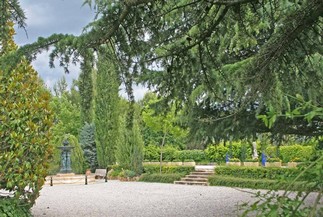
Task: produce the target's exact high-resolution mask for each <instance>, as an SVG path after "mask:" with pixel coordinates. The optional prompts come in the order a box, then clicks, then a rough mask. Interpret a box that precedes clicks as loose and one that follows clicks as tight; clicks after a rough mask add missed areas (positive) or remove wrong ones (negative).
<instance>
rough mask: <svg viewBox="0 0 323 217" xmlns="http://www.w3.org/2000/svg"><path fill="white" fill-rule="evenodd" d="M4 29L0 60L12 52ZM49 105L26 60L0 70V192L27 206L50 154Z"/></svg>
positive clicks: (42, 177) (33, 197)
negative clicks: (9, 68)
mask: <svg viewBox="0 0 323 217" xmlns="http://www.w3.org/2000/svg"><path fill="white" fill-rule="evenodd" d="M4 2H6V1H4ZM5 22H6V21H5ZM1 25H2V24H1ZM6 28H8V30H9V31H10V34H9V35H8V38H9V41H6V43H7V45H6V46H7V47H1V46H0V57H1V56H3V55H7V54H10V53H11V52H13V51H15V49H16V45H15V43H14V41H13V40H12V37H13V35H14V30H13V27H12V24H7V23H6ZM0 40H1V42H2V43H3V39H2V38H1V39H0ZM2 46H3V44H2ZM49 101H50V93H49V92H48V91H47V90H46V89H45V87H44V85H43V83H42V81H41V80H40V79H39V77H38V75H37V72H36V71H35V70H34V69H33V68H32V67H31V65H30V64H29V62H28V61H27V60H26V59H24V58H23V59H22V60H21V61H20V62H19V63H18V64H17V65H14V66H12V70H10V71H2V70H0V123H1V124H0V189H5V190H8V191H12V192H13V194H14V197H15V198H17V199H18V198H19V199H24V200H26V201H27V202H28V203H30V204H33V203H34V202H35V200H36V198H37V197H38V195H39V191H40V189H41V187H42V185H43V184H44V178H45V177H46V175H47V168H48V159H49V158H50V156H51V152H52V147H51V146H50V144H49V140H50V136H51V134H50V127H51V126H52V123H53V115H52V111H51V108H50V106H49ZM26 188H27V189H28V191H26V190H25V189H26Z"/></svg>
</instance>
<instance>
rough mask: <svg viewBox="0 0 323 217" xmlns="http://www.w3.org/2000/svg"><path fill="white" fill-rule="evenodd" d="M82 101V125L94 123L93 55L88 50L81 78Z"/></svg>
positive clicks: (82, 64) (84, 58)
mask: <svg viewBox="0 0 323 217" xmlns="http://www.w3.org/2000/svg"><path fill="white" fill-rule="evenodd" d="M78 80H79V82H78V83H79V86H78V87H79V91H80V99H81V103H80V105H81V123H82V125H83V124H85V123H88V124H90V123H92V122H93V53H91V51H90V50H87V51H86V52H85V54H84V55H83V60H82V63H81V73H80V77H79V79H78Z"/></svg>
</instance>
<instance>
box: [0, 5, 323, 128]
mask: <svg viewBox="0 0 323 217" xmlns="http://www.w3.org/2000/svg"><path fill="white" fill-rule="evenodd" d="M84 5H89V6H90V7H92V8H94V9H95V11H96V13H97V16H96V19H95V20H94V21H93V22H92V23H90V24H89V25H88V26H87V27H86V28H85V31H84V33H83V34H81V35H80V36H73V35H62V34H59V35H58V34H55V35H52V36H50V37H48V38H39V39H38V41H37V42H35V43H33V44H30V45H26V46H24V47H22V48H21V49H19V50H18V51H17V52H16V54H15V55H7V56H5V57H3V58H0V62H1V64H0V65H1V67H2V68H5V67H9V68H10V65H12V64H7V63H10V62H14V61H17V59H18V57H19V56H20V55H22V54H25V55H27V56H28V57H29V58H30V59H32V58H33V57H34V56H35V54H37V53H38V52H41V51H42V50H43V49H48V47H49V46H53V47H54V49H53V51H52V54H51V59H50V62H51V64H53V61H54V59H56V58H58V59H59V60H60V65H62V66H63V67H65V69H66V71H68V65H69V64H70V63H75V62H77V61H80V60H81V61H82V64H83V66H84V65H91V64H92V65H93V61H94V59H95V58H94V56H93V55H94V53H96V51H97V50H99V48H100V46H102V45H107V44H109V45H112V47H114V48H115V49H114V55H115V56H116V65H118V68H117V70H118V72H119V74H120V77H121V78H122V81H123V82H124V83H125V84H126V85H125V86H126V89H127V91H128V93H129V94H130V99H133V96H132V88H131V83H133V82H134V81H136V82H144V83H146V84H148V86H151V87H154V89H155V90H156V92H158V94H160V95H162V96H164V97H166V98H167V99H168V100H174V98H176V99H177V100H181V101H182V102H184V103H187V102H190V104H189V105H191V106H193V107H194V108H200V109H201V111H203V108H204V107H203V106H210V107H215V105H218V104H226V103H227V102H231V101H233V102H235V103H237V102H238V104H239V105H238V106H235V107H234V108H230V109H231V110H233V112H231V114H230V116H234V115H232V114H238V113H240V114H241V112H242V113H243V111H245V110H247V109H248V107H249V106H250V104H252V103H256V104H258V106H257V108H256V109H255V114H259V113H261V112H266V111H267V110H268V109H269V108H270V107H273V108H274V109H275V110H277V111H278V112H280V111H284V110H287V109H288V106H289V103H285V101H286V100H285V96H287V95H290V96H295V95H296V94H301V95H302V96H303V97H304V98H305V100H308V101H312V102H313V103H314V104H315V105H317V106H321V102H322V101H323V98H322V97H323V88H322V85H323V83H322V81H323V73H322V62H323V61H322V51H323V49H322V44H323V43H322V29H323V22H322V21H323V20H322V14H323V3H322V1H321V0H212V1H202V0H195V1H194V0H181V1H174V2H169V1H163V0H160V1H153V0H126V1H116V0H114V1H97V0H95V1H92V0H85V1H84ZM129 84H130V85H129ZM207 104H208V105H207ZM182 105H183V104H182ZM213 116H214V115H213ZM215 116H216V115H215ZM222 118H223V117H222V116H220V119H222ZM235 118H239V117H238V116H235ZM217 119H218V118H210V120H211V121H213V122H214V121H216V120H217ZM317 123H318V125H319V127H321V126H322V121H321V120H320V119H319V120H318V121H317ZM293 124H294V123H291V126H292V125H293ZM301 125H302V126H305V125H304V123H301ZM301 129H303V128H301ZM312 129H313V128H312ZM309 130H311V129H309Z"/></svg>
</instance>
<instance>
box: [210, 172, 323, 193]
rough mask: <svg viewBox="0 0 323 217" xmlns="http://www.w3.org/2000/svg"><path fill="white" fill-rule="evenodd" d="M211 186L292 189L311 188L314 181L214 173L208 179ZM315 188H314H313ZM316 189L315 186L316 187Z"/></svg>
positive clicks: (303, 189) (302, 189)
mask: <svg viewBox="0 0 323 217" xmlns="http://www.w3.org/2000/svg"><path fill="white" fill-rule="evenodd" d="M208 181H209V185H211V186H228V187H240V188H253V189H277V190H278V189H286V188H288V189H289V190H294V191H305V190H308V189H311V190H313V186H314V183H308V182H305V181H297V182H294V183H293V184H291V183H290V182H288V181H282V180H270V179H254V178H240V177H233V176H218V175H214V176H211V177H209V179H208ZM314 189H315V188H314ZM316 190H317V188H316Z"/></svg>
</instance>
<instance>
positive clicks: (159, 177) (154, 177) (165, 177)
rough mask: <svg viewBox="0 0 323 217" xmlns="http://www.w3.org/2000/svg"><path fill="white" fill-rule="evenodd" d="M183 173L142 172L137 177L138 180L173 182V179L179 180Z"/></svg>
mask: <svg viewBox="0 0 323 217" xmlns="http://www.w3.org/2000/svg"><path fill="white" fill-rule="evenodd" d="M184 176H185V175H184V174H180V173H168V174H159V173H153V174H146V173H145V174H142V175H141V176H140V178H139V181H140V182H158V183H174V181H178V180H180V179H181V178H182V177H184Z"/></svg>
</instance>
